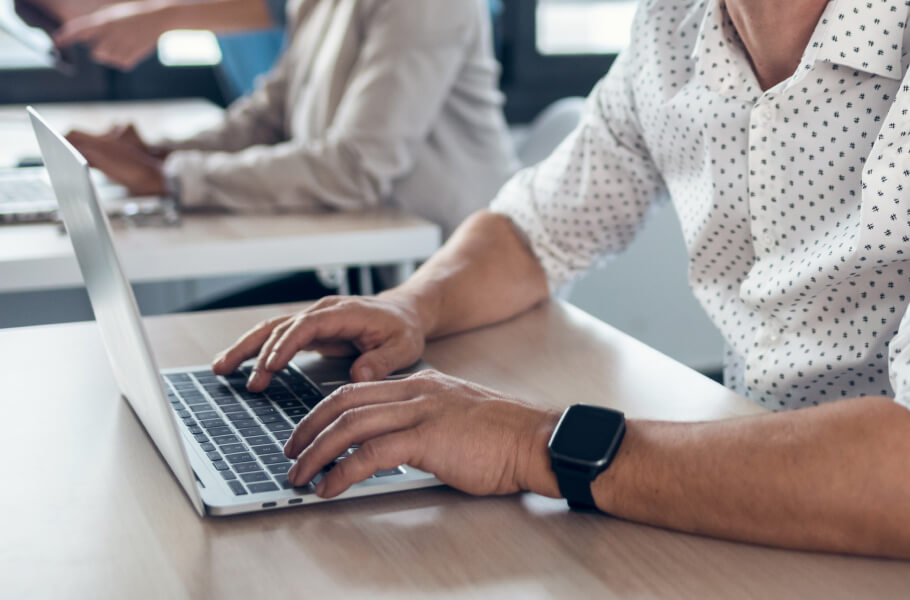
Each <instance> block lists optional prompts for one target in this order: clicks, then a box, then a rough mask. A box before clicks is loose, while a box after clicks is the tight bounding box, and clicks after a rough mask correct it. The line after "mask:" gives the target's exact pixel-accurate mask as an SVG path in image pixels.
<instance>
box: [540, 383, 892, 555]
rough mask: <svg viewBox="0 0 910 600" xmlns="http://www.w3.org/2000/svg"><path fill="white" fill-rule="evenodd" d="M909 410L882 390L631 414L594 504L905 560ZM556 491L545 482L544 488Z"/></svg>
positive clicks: (755, 537) (643, 517)
mask: <svg viewBox="0 0 910 600" xmlns="http://www.w3.org/2000/svg"><path fill="white" fill-rule="evenodd" d="M908 464H910V411H907V409H905V408H903V407H901V406H899V405H897V404H895V403H894V402H893V401H892V400H890V399H887V398H865V399H856V400H847V401H840V402H837V403H836V404H833V405H828V406H824V407H820V408H812V409H806V410H803V411H798V412H795V413H781V414H774V415H767V416H761V417H751V418H745V419H737V420H731V421H719V422H711V423H698V424H684V423H660V422H646V421H630V422H629V423H628V430H627V434H626V437H625V440H624V442H623V445H622V447H621V449H620V453H619V454H618V455H617V458H616V460H615V461H614V463H613V465H612V466H611V467H610V468H609V469H608V470H607V471H606V472H604V474H602V475H601V476H600V477H599V478H598V479H597V480H596V481H595V482H594V485H593V492H594V496H595V499H596V501H597V504H598V506H599V507H600V508H601V509H603V510H604V511H606V512H609V513H610V514H613V515H616V516H618V517H622V518H626V519H630V520H633V521H639V522H643V523H650V524H653V525H658V526H662V527H667V528H671V529H678V530H682V531H687V532H692V533H698V534H704V535H710V536H716V537H722V538H730V539H737V540H743V541H748V542H754V543H760V544H767V545H771V546H783V547H790V548H800V549H809V550H824V551H835V552H848V553H859V554H870V555H884V556H897V557H910V511H908V510H907V507H908V506H910V479H908V477H907V473H908ZM550 491H552V490H550Z"/></svg>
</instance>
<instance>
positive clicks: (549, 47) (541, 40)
mask: <svg viewBox="0 0 910 600" xmlns="http://www.w3.org/2000/svg"><path fill="white" fill-rule="evenodd" d="M636 6H637V2H636V1H635V0H540V1H539V2H538V3H537V15H536V36H535V37H536V40H537V51H538V52H539V53H540V54H542V55H566V54H570V55H585V54H616V53H617V52H619V51H620V50H622V49H623V48H625V47H626V46H627V45H628V44H629V30H630V28H631V26H632V19H633V17H634V16H635V9H636Z"/></svg>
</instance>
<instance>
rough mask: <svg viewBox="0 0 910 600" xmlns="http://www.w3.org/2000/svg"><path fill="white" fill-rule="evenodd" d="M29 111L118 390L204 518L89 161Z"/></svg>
mask: <svg viewBox="0 0 910 600" xmlns="http://www.w3.org/2000/svg"><path fill="white" fill-rule="evenodd" d="M28 111H29V117H30V118H31V121H32V126H33V128H34V130H35V135H36V137H37V138H38V144H39V146H40V147H41V154H42V155H43V157H44V162H45V164H46V165H47V170H48V174H49V175H50V179H51V184H52V186H53V188H54V192H55V194H56V196H57V202H58V204H59V209H60V214H61V216H62V217H63V222H64V223H65V224H66V228H67V231H68V233H69V237H70V240H71V241H72V244H73V249H74V250H75V251H76V258H77V260H78V262H79V268H80V270H81V271H82V277H83V279H84V280H85V287H86V289H87V290H88V295H89V299H90V300H91V303H92V309H93V310H94V312H95V319H96V321H97V322H98V325H99V327H100V328H101V334H102V337H103V339H104V345H105V348H106V349H107V353H108V358H109V359H110V362H111V366H112V367H113V370H114V375H115V377H116V379H117V383H118V385H119V387H120V390H121V391H122V392H123V395H124V396H126V399H127V401H128V402H129V403H130V406H132V408H133V410H134V411H135V413H136V415H137V416H138V417H139V420H140V421H141V422H142V424H143V426H144V427H145V429H146V431H147V432H148V434H149V436H150V437H151V438H152V440H153V441H154V443H155V445H156V446H157V447H158V450H159V452H160V453H161V455H162V456H163V457H164V459H165V461H166V462H167V464H168V465H169V466H170V467H171V470H172V471H173V473H174V475H175V476H176V477H177V479H178V481H179V482H180V484H181V485H182V486H183V489H184V490H185V491H186V493H187V495H188V496H189V497H190V499H191V501H192V502H193V505H194V506H195V507H196V510H197V511H199V513H200V514H202V513H203V510H204V509H203V506H202V501H201V499H200V496H199V492H198V490H197V489H196V483H195V477H194V475H193V472H192V470H191V469H190V466H189V462H188V461H187V457H186V454H185V451H184V448H183V445H182V442H181V441H180V437H179V433H178V430H177V424H176V422H175V418H176V417H175V415H174V413H173V411H172V410H171V408H170V405H169V404H168V402H167V396H166V395H165V393H164V389H163V386H162V381H161V377H160V375H159V373H158V367H157V365H156V363H155V359H154V356H153V355H152V352H151V350H150V346H149V343H148V339H147V336H146V333H145V329H144V327H143V325H142V319H141V317H140V315H139V309H138V307H137V305H136V299H135V297H134V296H133V290H132V287H130V284H129V281H128V280H127V278H126V276H125V275H124V273H123V269H122V267H121V266H120V261H119V259H118V257H117V252H116V250H115V248H114V244H113V240H112V239H111V230H110V224H109V223H108V220H107V216H106V215H105V213H104V211H103V210H102V209H101V207H100V206H99V204H98V200H97V197H96V194H95V190H94V187H93V185H92V181H91V178H90V176H89V166H88V163H87V162H86V161H85V159H84V158H83V157H82V156H81V155H80V154H79V153H78V152H77V151H76V149H75V148H73V146H71V145H70V144H69V142H67V141H66V140H65V139H64V138H63V137H62V136H61V135H60V134H59V133H57V132H56V131H54V130H53V129H51V127H50V126H48V125H47V123H45V122H44V120H43V119H42V118H41V116H40V115H38V113H37V112H36V111H35V110H34V109H32V108H29V109H28Z"/></svg>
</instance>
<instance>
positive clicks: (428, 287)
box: [386, 210, 549, 339]
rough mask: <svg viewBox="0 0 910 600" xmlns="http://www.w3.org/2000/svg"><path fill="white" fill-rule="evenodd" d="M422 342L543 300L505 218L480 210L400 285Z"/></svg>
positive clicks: (530, 258)
mask: <svg viewBox="0 0 910 600" xmlns="http://www.w3.org/2000/svg"><path fill="white" fill-rule="evenodd" d="M386 294H387V295H389V296H391V297H398V298H405V299H406V300H407V301H408V302H411V303H413V305H414V306H415V308H416V309H417V312H418V313H419V315H420V320H421V323H422V324H423V329H424V332H425V334H426V336H427V338H428V339H432V338H435V337H440V336H444V335H447V334H450V333H456V332H459V331H465V330H468V329H473V328H475V327H481V326H484V325H489V324H492V323H497V322H499V321H503V320H505V319H508V318H510V317H513V316H515V315H517V314H519V313H522V312H524V311H526V310H528V309H529V308H531V307H532V306H534V305H535V304H537V303H539V302H540V301H542V300H544V299H546V298H547V297H548V295H549V291H548V289H547V282H546V277H545V276H544V273H543V269H542V268H541V266H540V264H539V263H538V262H537V259H536V258H535V257H534V255H533V254H532V253H531V251H530V249H529V248H528V247H527V245H526V244H525V242H524V240H523V239H522V238H521V236H520V234H519V233H518V231H517V230H516V229H515V227H514V225H512V222H511V221H509V219H508V218H507V217H504V216H502V215H498V214H495V213H491V212H489V211H486V210H484V211H480V212H478V213H476V214H475V215H473V216H472V217H471V218H469V219H468V220H467V221H465V223H464V224H462V226H461V227H459V229H458V230H457V231H456V232H455V233H454V234H453V235H452V238H451V239H450V240H449V241H448V243H447V244H446V245H445V246H444V247H443V248H442V249H441V250H440V251H439V252H438V253H437V254H436V255H435V256H433V257H432V258H431V259H430V260H429V261H427V263H426V264H424V265H423V266H422V267H421V268H420V269H419V270H418V271H417V273H416V274H415V275H414V276H413V277H412V278H411V279H410V280H408V281H407V282H406V283H404V284H403V285H401V286H400V287H398V288H395V289H394V290H391V291H389V292H387V293H386Z"/></svg>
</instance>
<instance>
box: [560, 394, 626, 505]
mask: <svg viewBox="0 0 910 600" xmlns="http://www.w3.org/2000/svg"><path fill="white" fill-rule="evenodd" d="M625 434H626V418H625V416H624V415H623V414H622V413H621V412H619V411H618V410H610V409H609V408H603V407H602V406H590V405H588V404H576V405H575V406H570V407H569V408H567V409H566V412H564V413H563V414H562V417H561V418H560V419H559V423H557V425H556V430H555V431H553V436H552V437H551V438H550V443H549V445H548V446H547V448H548V449H549V451H550V464H551V466H552V469H553V472H554V473H555V474H556V481H557V482H558V483H559V493H561V494H562V495H563V497H565V499H566V500H568V502H569V506H570V507H571V508H573V509H577V510H597V505H596V504H595V503H594V496H593V495H592V494H591V482H592V481H594V480H595V479H596V478H597V476H598V475H600V474H601V473H603V472H604V471H606V470H607V467H609V466H610V463H611V462H613V458H614V457H615V456H616V453H617V452H618V451H619V446H620V444H622V439H623V437H624V436H625Z"/></svg>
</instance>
